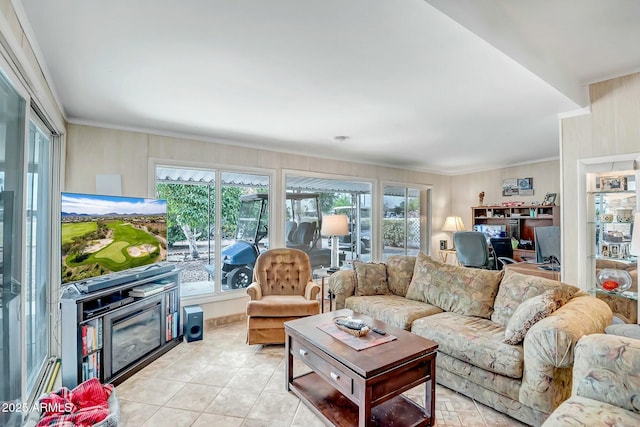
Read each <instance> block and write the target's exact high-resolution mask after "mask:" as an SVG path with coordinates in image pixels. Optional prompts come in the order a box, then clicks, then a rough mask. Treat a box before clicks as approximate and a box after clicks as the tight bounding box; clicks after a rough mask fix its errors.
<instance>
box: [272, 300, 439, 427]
mask: <svg viewBox="0 0 640 427" xmlns="http://www.w3.org/2000/svg"><path fill="white" fill-rule="evenodd" d="M336 316H352V317H354V318H358V319H363V320H364V321H365V322H366V323H367V324H369V325H372V326H375V327H377V328H379V329H382V330H384V331H386V332H387V334H391V335H393V336H395V337H397V339H396V340H393V341H390V342H387V343H384V344H380V345H377V346H375V347H370V348H366V349H364V350H360V351H357V350H354V349H353V348H351V347H350V346H348V345H346V344H344V343H343V342H341V341H339V340H338V339H336V338H334V337H332V336H331V335H329V334H328V333H326V332H324V331H322V330H320V329H319V328H318V327H317V326H318V325H323V324H326V323H328V322H331V321H332V319H333V318H334V317H336ZM284 328H285V333H286V341H285V349H286V353H287V358H286V372H287V383H286V387H287V390H290V391H292V392H293V393H294V394H296V395H297V396H298V397H299V398H300V399H301V400H302V401H303V402H305V404H306V405H307V406H309V407H310V408H311V409H312V410H313V411H314V412H315V413H316V414H317V415H318V416H319V417H320V418H322V419H323V420H324V421H325V423H327V424H331V425H335V426H345V427H346V426H355V425H358V426H374V425H375V426H388V425H393V426H431V425H433V424H434V412H435V387H436V382H435V377H436V350H437V348H438V344H437V343H435V342H434V341H431V340H428V339H425V338H422V337H420V336H418V335H415V334H412V333H410V332H407V331H405V330H403V329H399V328H395V327H393V326H390V325H387V324H386V323H383V322H380V321H377V320H374V319H372V318H370V317H367V316H364V315H361V314H358V313H354V312H352V311H351V310H348V309H344V310H338V311H334V312H331V313H324V314H319V315H316V316H309V317H305V318H302V319H296V320H291V321H289V322H286V323H285V324H284ZM371 333H373V332H370V334H371ZM294 356H295V357H297V358H299V359H300V360H302V361H303V362H304V363H305V364H306V365H307V366H308V367H309V368H311V369H312V372H309V373H306V374H303V375H300V376H297V377H294V372H293V357H294ZM422 383H426V392H425V407H424V408H422V407H421V406H420V405H418V404H416V403H415V402H413V401H411V400H410V399H408V398H406V397H405V396H402V395H401V393H404V392H405V391H407V390H410V389H412V388H414V387H415V386H417V385H419V384H422Z"/></svg>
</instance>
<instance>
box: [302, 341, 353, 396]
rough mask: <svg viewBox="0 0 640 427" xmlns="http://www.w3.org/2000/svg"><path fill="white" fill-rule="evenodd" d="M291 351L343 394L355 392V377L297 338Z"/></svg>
mask: <svg viewBox="0 0 640 427" xmlns="http://www.w3.org/2000/svg"><path fill="white" fill-rule="evenodd" d="M291 352H292V353H293V355H294V356H297V357H298V358H299V359H300V360H302V361H303V362H304V363H305V364H306V365H307V366H309V367H310V368H311V369H313V370H314V371H315V372H316V373H317V374H319V375H320V376H322V377H323V378H324V379H326V380H327V382H329V384H331V385H333V386H334V387H335V388H337V389H338V390H339V391H340V392H341V393H342V394H344V395H346V396H351V395H352V394H353V379H352V378H351V377H349V376H348V375H347V374H346V373H345V372H344V371H342V370H340V369H338V368H336V367H335V366H333V365H331V364H330V363H329V362H327V361H326V360H324V359H323V358H321V357H320V356H318V355H317V354H315V353H314V352H313V351H311V350H310V349H309V348H307V347H306V346H304V345H303V344H301V343H299V342H298V341H296V340H294V341H293V343H292V344H291Z"/></svg>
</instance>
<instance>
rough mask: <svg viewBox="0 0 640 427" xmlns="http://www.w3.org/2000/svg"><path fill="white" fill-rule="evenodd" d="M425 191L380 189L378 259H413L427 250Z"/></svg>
mask: <svg viewBox="0 0 640 427" xmlns="http://www.w3.org/2000/svg"><path fill="white" fill-rule="evenodd" d="M427 196H428V191H427V190H426V189H420V188H410V187H404V186H395V185H386V186H384V189H383V212H382V216H383V218H382V239H383V249H382V257H383V260H386V259H387V258H388V257H389V256H391V255H417V254H418V252H420V251H421V250H422V251H425V252H426V249H427V245H426V242H427V240H428V239H427V222H426V217H427V215H426V208H427Z"/></svg>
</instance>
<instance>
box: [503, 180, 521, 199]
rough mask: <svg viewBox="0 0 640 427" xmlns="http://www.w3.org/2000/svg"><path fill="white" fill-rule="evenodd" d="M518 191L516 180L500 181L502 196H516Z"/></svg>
mask: <svg viewBox="0 0 640 427" xmlns="http://www.w3.org/2000/svg"><path fill="white" fill-rule="evenodd" d="M518 191H519V188H518V178H510V179H505V180H503V181H502V195H503V196H517V195H518Z"/></svg>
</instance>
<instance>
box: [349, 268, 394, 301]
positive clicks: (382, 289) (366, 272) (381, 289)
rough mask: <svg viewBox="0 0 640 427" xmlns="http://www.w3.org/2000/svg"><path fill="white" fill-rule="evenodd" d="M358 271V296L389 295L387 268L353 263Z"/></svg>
mask: <svg viewBox="0 0 640 427" xmlns="http://www.w3.org/2000/svg"><path fill="white" fill-rule="evenodd" d="M353 269H354V270H355V271H356V291H355V295H356V296H366V295H387V294H388V293H389V286H388V284H387V266H386V265H384V264H376V263H365V262H360V261H354V262H353Z"/></svg>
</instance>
